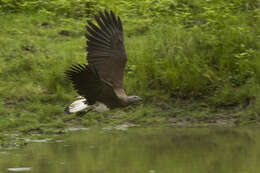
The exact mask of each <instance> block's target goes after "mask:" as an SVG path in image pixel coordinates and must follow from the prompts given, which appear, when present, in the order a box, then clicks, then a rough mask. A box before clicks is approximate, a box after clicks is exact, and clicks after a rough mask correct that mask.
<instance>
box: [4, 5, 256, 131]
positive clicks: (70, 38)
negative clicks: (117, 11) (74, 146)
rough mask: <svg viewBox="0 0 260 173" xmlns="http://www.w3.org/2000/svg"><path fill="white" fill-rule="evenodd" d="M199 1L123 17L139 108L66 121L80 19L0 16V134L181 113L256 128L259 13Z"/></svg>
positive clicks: (129, 75) (149, 120)
mask: <svg viewBox="0 0 260 173" xmlns="http://www.w3.org/2000/svg"><path fill="white" fill-rule="evenodd" d="M165 2H166V1H165ZM194 2H195V1H194ZM194 2H193V3H194ZM166 4H167V3H166ZM199 4H200V3H199ZM199 4H196V3H195V4H193V7H192V8H191V7H190V6H189V5H188V6H187V8H188V7H189V8H188V10H187V9H186V10H187V11H185V10H184V11H181V12H180V11H178V10H177V12H178V13H176V14H172V15H168V16H164V13H163V14H162V16H163V17H162V18H160V17H158V18H154V19H153V20H151V21H147V22H148V23H146V24H147V25H140V21H136V23H133V21H131V19H134V18H135V17H134V16H132V17H129V18H127V16H126V15H123V19H124V20H123V21H125V22H124V27H125V36H126V38H125V44H126V48H127V53H128V57H129V59H128V65H127V68H126V77H125V86H126V90H127V93H129V94H130V95H131V94H136V95H140V96H141V97H143V98H144V103H143V104H141V105H138V106H135V107H127V108H125V109H116V110H112V111H109V112H106V113H94V112H91V113H87V114H79V115H76V114H73V115H64V107H65V106H66V104H68V103H69V102H71V101H72V100H73V99H74V96H75V94H76V93H75V91H74V90H73V88H72V86H71V84H70V82H69V81H66V80H65V79H64V71H65V70H66V69H67V68H68V67H69V66H70V65H71V64H73V63H76V62H77V63H86V59H85V57H86V52H85V47H86V46H85V39H84V32H85V30H84V26H85V21H84V20H83V19H73V18H67V17H62V16H60V17H57V16H53V15H49V14H46V13H42V12H40V13H33V14H29V13H13V14H12V13H2V14H1V15H0V21H1V23H0V28H1V30H0V78H1V80H0V117H1V118H0V119H1V120H0V131H6V130H18V131H21V132H34V131H37V132H43V133H53V132H60V131H62V130H63V129H64V128H65V127H67V126H71V125H76V126H77V125H84V126H91V125H98V126H99V125H113V124H118V123H124V122H132V123H142V124H148V125H151V124H161V123H169V122H171V120H172V119H175V118H177V119H178V120H177V121H183V119H182V118H183V117H188V119H189V120H194V119H196V121H197V120H198V121H200V120H202V121H203V120H205V121H206V120H208V119H217V118H219V117H225V118H228V119H232V118H234V117H235V118H236V119H237V121H238V122H242V123H248V122H253V123H256V122H258V121H259V113H260V100H259V98H260V97H259V91H260V90H259V70H258V69H259V68H258V67H259V64H260V62H259V61H258V58H259V50H260V49H259V43H260V40H259V39H260V37H259V35H260V30H259V28H260V27H259V22H258V23H257V22H255V20H258V18H259V17H257V14H258V13H259V12H258V13H257V12H254V11H253V10H247V11H245V10H244V11H239V12H237V11H235V10H233V8H231V7H225V8H226V9H225V10H226V11H225V10H224V11H223V12H222V11H219V7H220V6H221V5H223V4H221V3H220V5H219V6H217V7H215V6H213V5H212V6H209V4H206V5H205V4H204V3H202V4H201V6H200V5H199ZM194 6H197V7H198V8H195V7H194ZM206 7H207V8H206ZM158 8H159V7H158ZM193 8H194V9H193ZM188 12H189V13H191V14H189V15H190V17H187V15H188ZM223 14H225V15H226V16H225V18H223ZM140 15H141V14H140ZM258 15H259V14H258ZM142 17H144V16H142ZM252 17H254V18H252ZM144 18H145V17H144ZM144 18H142V19H143V20H145V19H144ZM213 19H214V20H213ZM156 21H157V22H156ZM150 22H155V23H153V24H152V25H148V24H151V23H150ZM191 22H195V24H192V25H191ZM220 114H221V115H220ZM174 121H175V120H174ZM194 121H195V120H194Z"/></svg>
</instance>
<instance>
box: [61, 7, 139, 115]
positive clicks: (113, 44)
mask: <svg viewBox="0 0 260 173" xmlns="http://www.w3.org/2000/svg"><path fill="white" fill-rule="evenodd" d="M95 20H96V23H97V25H95V24H94V23H93V22H91V21H88V22H87V23H88V24H87V26H86V30H87V33H86V34H85V37H86V40H87V61H88V65H80V64H76V65H73V66H72V67H71V68H70V69H68V70H67V71H66V72H65V75H66V78H67V79H69V80H70V81H72V84H73V87H74V88H75V89H76V91H77V92H78V94H79V95H80V96H82V97H83V98H80V100H77V101H75V102H73V103H72V104H70V105H69V106H68V107H67V108H66V112H67V113H72V112H77V111H80V110H82V109H85V108H87V107H89V105H95V104H96V103H103V104H105V105H106V106H107V107H108V108H110V109H113V108H117V107H124V106H127V105H129V104H132V103H135V102H137V101H140V100H142V99H141V98H140V97H139V96H127V95H126V93H125V90H124V71H125V66H126V63H127V54H126V50H125V46H124V34H123V27H122V23H121V20H120V17H119V16H118V17H116V16H115V14H114V13H113V12H112V11H110V13H109V12H108V11H106V10H105V11H104V13H102V12H99V14H98V15H96V16H95Z"/></svg>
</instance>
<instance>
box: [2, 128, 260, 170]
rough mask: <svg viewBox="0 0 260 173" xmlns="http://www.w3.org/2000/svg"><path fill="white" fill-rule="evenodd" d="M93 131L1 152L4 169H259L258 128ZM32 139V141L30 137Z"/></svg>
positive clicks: (74, 133)
mask: <svg viewBox="0 0 260 173" xmlns="http://www.w3.org/2000/svg"><path fill="white" fill-rule="evenodd" d="M108 129H109V130H107V129H106V130H105V129H89V130H86V131H82V132H73V133H71V134H70V135H68V136H66V137H65V138H64V140H58V141H56V140H46V141H44V140H43V142H39V141H37V140H36V141H34V142H33V141H32V142H29V144H28V145H26V146H24V147H22V148H19V149H14V150H6V149H1V150H0V173H5V172H11V170H10V168H27V169H24V170H27V171H25V172H37V173H46V172H48V173H52V172H53V173H257V172H260V164H259V163H260V129H257V128H251V129H226V128H225V129H220V128H197V129H192V128H187V129H185V128H180V129H178V128H130V129H128V130H116V129H111V128H108ZM29 141H30V140H29Z"/></svg>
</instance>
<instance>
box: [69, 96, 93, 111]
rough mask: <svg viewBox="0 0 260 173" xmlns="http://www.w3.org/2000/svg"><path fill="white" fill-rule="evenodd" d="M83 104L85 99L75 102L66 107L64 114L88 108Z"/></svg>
mask: <svg viewBox="0 0 260 173" xmlns="http://www.w3.org/2000/svg"><path fill="white" fill-rule="evenodd" d="M85 102H86V99H79V100H76V101H74V102H72V103H71V104H69V105H68V106H67V107H66V109H65V112H66V113H69V114H71V113H76V112H79V111H82V110H84V109H87V108H89V105H88V104H86V103H85Z"/></svg>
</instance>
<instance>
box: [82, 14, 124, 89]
mask: <svg viewBox="0 0 260 173" xmlns="http://www.w3.org/2000/svg"><path fill="white" fill-rule="evenodd" d="M95 19H96V22H97V25H94V24H93V22H90V21H88V25H87V26H86V29H87V34H86V39H87V52H88V54H87V61H88V64H90V65H93V66H95V68H96V69H97V71H98V74H99V75H100V77H101V78H102V79H103V80H105V81H107V82H109V83H111V84H112V86H113V88H114V89H116V88H119V89H121V88H124V84H123V81H124V69H125V66H126V62H127V55H126V51H125V46H124V35H123V27H122V23H121V20H120V18H119V17H117V18H116V16H115V15H114V13H113V12H112V11H111V12H110V13H109V12H107V11H105V12H104V13H101V12H99V15H97V16H95Z"/></svg>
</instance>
